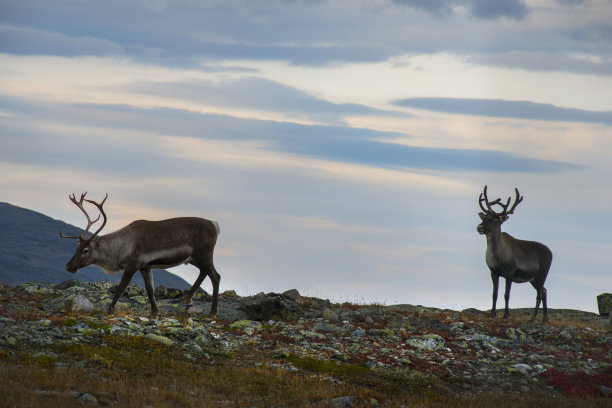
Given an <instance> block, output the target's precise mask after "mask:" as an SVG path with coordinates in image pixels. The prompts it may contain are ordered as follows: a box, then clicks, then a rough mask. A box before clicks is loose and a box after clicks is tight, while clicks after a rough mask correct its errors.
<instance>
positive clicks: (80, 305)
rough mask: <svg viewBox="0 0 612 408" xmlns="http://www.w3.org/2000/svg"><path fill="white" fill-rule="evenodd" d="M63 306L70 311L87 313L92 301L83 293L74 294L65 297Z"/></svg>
mask: <svg viewBox="0 0 612 408" xmlns="http://www.w3.org/2000/svg"><path fill="white" fill-rule="evenodd" d="M64 307H65V308H66V309H67V310H70V311H72V312H82V313H89V312H91V311H92V309H93V303H91V301H90V300H89V299H87V298H86V297H85V296H83V295H74V296H70V297H69V298H68V299H66V303H65V304H64Z"/></svg>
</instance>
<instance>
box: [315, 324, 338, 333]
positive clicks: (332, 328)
mask: <svg viewBox="0 0 612 408" xmlns="http://www.w3.org/2000/svg"><path fill="white" fill-rule="evenodd" d="M312 329H313V330H314V331H317V332H321V333H342V332H344V328H342V327H338V326H336V325H335V324H331V323H322V322H320V323H315V324H314V325H313V326H312Z"/></svg>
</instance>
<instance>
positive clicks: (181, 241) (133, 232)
mask: <svg viewBox="0 0 612 408" xmlns="http://www.w3.org/2000/svg"><path fill="white" fill-rule="evenodd" d="M86 194H87V193H83V194H81V199H80V200H79V201H77V200H76V197H75V196H74V194H73V195H72V196H70V201H72V202H73V203H74V204H75V205H76V206H77V207H79V209H80V210H81V211H82V212H83V214H85V217H86V218H87V228H85V231H84V232H83V234H82V235H81V236H66V235H64V234H62V233H61V231H60V236H61V237H62V238H77V239H78V242H79V246H78V248H77V250H76V252H75V254H74V256H73V257H72V259H71V260H70V261H69V262H68V263H67V264H66V270H67V271H68V272H71V273H76V272H77V271H78V270H79V269H82V268H84V267H86V266H88V265H98V266H100V267H101V268H102V269H104V271H105V272H107V273H117V272H121V271H123V276H122V277H121V282H120V283H119V286H118V288H117V291H116V292H115V295H114V297H113V301H112V302H111V304H110V305H109V307H108V313H113V311H114V310H115V305H116V304H117V301H118V300H119V298H120V297H121V295H122V294H123V291H124V290H125V288H126V287H127V285H128V284H129V283H130V280H131V279H132V277H133V276H134V274H135V273H136V272H137V271H140V273H141V274H142V277H143V278H144V282H145V288H146V290H147V295H148V296H149V301H150V302H151V312H152V313H153V314H157V312H158V309H157V304H156V303H155V294H154V293H153V274H152V272H151V269H153V268H171V267H174V266H177V265H180V264H183V263H184V264H191V265H194V266H196V267H197V268H198V269H199V270H200V275H199V276H198V278H197V279H196V281H195V283H194V284H193V286H192V287H191V289H190V290H189V292H188V293H187V295H186V296H185V301H186V307H187V308H189V306H190V305H191V303H192V299H193V295H194V294H195V292H196V291H197V290H198V288H199V287H200V285H201V284H202V282H203V281H204V278H206V276H209V277H210V280H211V281H212V285H213V299H212V306H211V308H210V314H211V316H214V315H216V314H217V301H218V297H219V281H220V280H221V276H220V275H219V274H218V273H217V270H216V269H215V267H214V265H213V250H214V247H215V244H216V242H217V236H218V235H219V224H217V223H216V222H215V221H208V220H205V219H202V218H195V217H183V218H171V219H168V220H163V221H145V220H138V221H134V222H132V223H131V224H129V225H127V226H125V227H123V228H121V229H120V230H118V231H115V232H112V233H110V234H106V235H102V236H98V233H99V232H100V231H101V230H102V228H104V225H106V214H105V213H104V210H103V209H102V206H103V205H104V202H105V201H106V199H107V198H108V194H107V195H106V197H104V200H102V202H100V203H96V202H95V201H92V200H88V199H86V198H85V195H86ZM84 201H86V202H88V203H91V204H93V205H94V206H96V207H97V209H98V210H99V211H100V214H101V215H102V217H103V221H102V225H101V226H100V228H98V230H97V231H96V232H94V233H93V235H92V236H90V237H87V233H88V231H89V228H90V227H91V226H92V225H93V224H94V223H96V222H97V221H98V220H99V219H100V215H98V218H96V219H95V220H93V221H92V220H91V218H90V217H89V215H88V214H87V211H85V208H84V207H83V204H84V203H83V202H84Z"/></svg>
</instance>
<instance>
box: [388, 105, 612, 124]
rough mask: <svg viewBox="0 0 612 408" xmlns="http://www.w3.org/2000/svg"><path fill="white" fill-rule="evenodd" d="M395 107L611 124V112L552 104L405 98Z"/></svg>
mask: <svg viewBox="0 0 612 408" xmlns="http://www.w3.org/2000/svg"><path fill="white" fill-rule="evenodd" d="M395 105H397V106H404V107H408V108H416V109H423V110H428V111H434V112H445V113H456V114H461V115H473V116H491V117H498V118H514V119H528V120H547V121H554V122H584V123H600V124H604V125H608V126H609V125H612V111H610V112H595V111H588V110H583V109H573V108H562V107H559V106H555V105H552V104H544V103H535V102H529V101H507V100H497V99H495V100H494V99H467V98H407V99H399V100H397V101H395Z"/></svg>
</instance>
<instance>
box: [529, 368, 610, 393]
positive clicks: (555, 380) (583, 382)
mask: <svg viewBox="0 0 612 408" xmlns="http://www.w3.org/2000/svg"><path fill="white" fill-rule="evenodd" d="M540 375H541V376H542V377H543V378H545V379H546V380H547V381H548V383H549V384H551V385H554V386H555V387H557V388H559V389H561V390H562V391H563V393H564V394H565V395H567V396H569V397H577V398H589V397H590V398H597V397H601V392H600V391H599V386H601V385H603V386H606V387H612V377H611V376H609V375H605V374H587V373H585V372H584V371H577V372H575V373H573V374H568V373H566V372H564V371H561V370H558V369H556V368H551V369H549V370H547V371H546V372H544V373H542V374H540Z"/></svg>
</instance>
